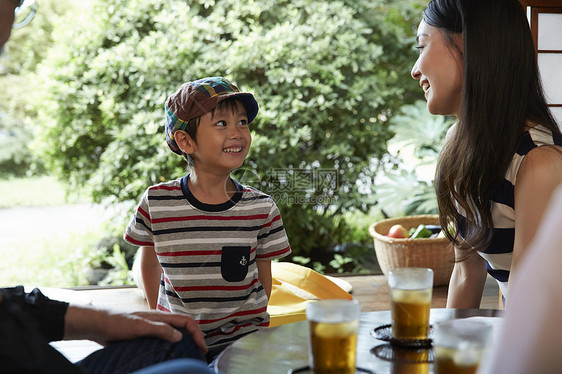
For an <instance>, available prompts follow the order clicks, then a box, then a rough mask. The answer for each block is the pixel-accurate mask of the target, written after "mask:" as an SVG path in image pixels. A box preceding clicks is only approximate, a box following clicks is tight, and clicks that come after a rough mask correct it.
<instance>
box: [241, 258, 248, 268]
mask: <svg viewBox="0 0 562 374" xmlns="http://www.w3.org/2000/svg"><path fill="white" fill-rule="evenodd" d="M247 263H248V260H246V256H242V259H241V260H240V265H242V266H246V264H247Z"/></svg>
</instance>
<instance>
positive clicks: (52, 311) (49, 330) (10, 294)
mask: <svg viewBox="0 0 562 374" xmlns="http://www.w3.org/2000/svg"><path fill="white" fill-rule="evenodd" d="M0 296H1V299H0V306H2V307H3V306H4V304H5V303H8V304H10V305H12V306H14V307H15V306H17V307H18V308H20V309H21V311H23V312H24V313H25V314H26V315H27V316H28V317H29V318H31V319H32V320H33V321H34V323H35V324H36V328H37V329H38V331H39V333H40V334H41V335H43V336H44V337H45V339H46V340H47V341H56V340H62V338H63V336H64V316H65V314H66V310H67V309H68V303H65V302H62V301H56V300H51V299H49V298H48V297H46V296H45V295H43V294H42V293H41V291H40V290H39V289H38V288H35V289H34V290H33V291H31V292H30V293H27V294H26V293H25V292H24V289H23V287H22V286H18V287H14V288H2V289H0ZM3 309H4V308H2V310H3Z"/></svg>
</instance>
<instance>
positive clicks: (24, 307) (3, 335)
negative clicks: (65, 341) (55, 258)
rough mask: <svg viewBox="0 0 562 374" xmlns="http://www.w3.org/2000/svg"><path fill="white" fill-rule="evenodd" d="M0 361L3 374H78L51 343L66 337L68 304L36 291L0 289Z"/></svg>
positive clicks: (77, 370) (17, 288) (20, 288)
mask: <svg viewBox="0 0 562 374" xmlns="http://www.w3.org/2000/svg"><path fill="white" fill-rule="evenodd" d="M0 297H1V299H0V362H1V363H2V364H1V369H0V371H1V372H2V373H19V374H21V373H45V374H51V373H53V374H54V373H79V372H80V370H79V369H78V368H77V367H75V366H74V365H72V364H71V363H70V362H69V361H68V360H67V359H66V358H65V357H64V356H62V355H61V354H60V353H59V352H58V351H57V350H56V349H54V348H53V347H51V346H50V345H49V342H50V341H54V340H61V339H62V338H63V336H64V316H65V314H66V310H67V308H68V303H64V302H60V301H55V300H51V299H49V298H48V297H46V296H45V295H43V294H42V293H41V291H39V290H38V289H34V290H33V291H32V292H31V293H29V294H26V293H25V292H24V289H23V287H21V286H19V287H15V288H1V289H0Z"/></svg>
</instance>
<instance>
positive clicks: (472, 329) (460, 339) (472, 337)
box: [433, 319, 492, 374]
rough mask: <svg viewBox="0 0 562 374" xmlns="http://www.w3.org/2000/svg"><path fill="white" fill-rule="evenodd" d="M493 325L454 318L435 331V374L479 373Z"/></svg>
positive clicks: (440, 325) (439, 325)
mask: <svg viewBox="0 0 562 374" xmlns="http://www.w3.org/2000/svg"><path fill="white" fill-rule="evenodd" d="M491 331H492V326H491V325H490V324H489V323H486V322H484V321H478V320H471V319H453V320H450V321H444V322H439V323H437V324H436V325H435V326H434V328H433V352H434V354H435V373H436V374H449V373H458V374H473V373H476V371H477V370H478V366H479V365H480V361H481V360H482V355H483V353H484V349H485V348H486V345H487V343H488V341H489V339H490V336H491Z"/></svg>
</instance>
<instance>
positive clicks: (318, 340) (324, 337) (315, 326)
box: [306, 299, 359, 374]
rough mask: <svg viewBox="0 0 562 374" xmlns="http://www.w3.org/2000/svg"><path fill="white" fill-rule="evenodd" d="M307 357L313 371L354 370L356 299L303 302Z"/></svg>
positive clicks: (333, 373)
mask: <svg viewBox="0 0 562 374" xmlns="http://www.w3.org/2000/svg"><path fill="white" fill-rule="evenodd" d="M306 318H307V319H308V321H309V328H310V340H309V361H310V367H311V368H313V370H314V373H315V374H319V373H323V374H354V373H355V361H356V355H357V332H358V330H359V302H357V300H345V299H341V300H339V299H338V300H320V301H317V302H314V303H309V304H308V305H307V306H306Z"/></svg>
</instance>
